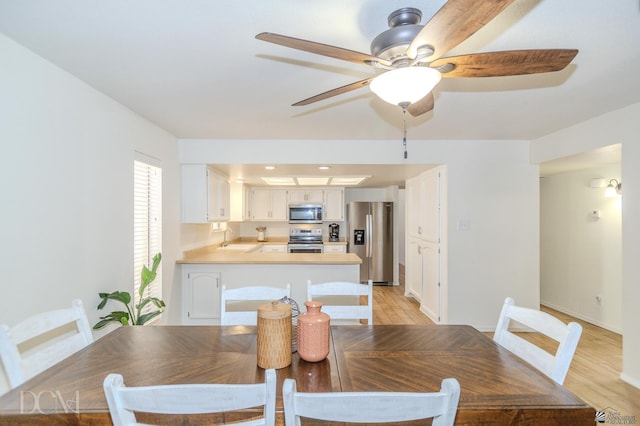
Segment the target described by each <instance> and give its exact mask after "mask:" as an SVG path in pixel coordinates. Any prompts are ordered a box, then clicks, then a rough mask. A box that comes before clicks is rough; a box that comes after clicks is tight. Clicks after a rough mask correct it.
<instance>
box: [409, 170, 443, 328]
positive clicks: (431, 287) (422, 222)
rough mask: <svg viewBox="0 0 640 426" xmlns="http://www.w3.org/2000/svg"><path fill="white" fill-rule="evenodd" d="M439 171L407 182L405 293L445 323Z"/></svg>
mask: <svg viewBox="0 0 640 426" xmlns="http://www.w3.org/2000/svg"><path fill="white" fill-rule="evenodd" d="M441 173H443V171H441V170H439V169H438V168H436V169H432V170H429V171H427V172H424V173H422V174H421V175H419V176H417V177H415V178H412V179H408V180H407V182H406V192H405V193H406V212H407V213H406V214H407V216H406V218H407V219H406V229H407V234H408V238H407V244H406V264H405V294H407V295H409V296H412V297H414V298H416V299H417V300H418V301H419V302H420V310H421V311H422V312H423V313H424V314H426V315H427V316H428V317H429V318H431V320H433V321H434V322H435V323H439V322H440V320H441V307H442V299H443V297H442V280H441V270H442V269H441V268H442V262H441V252H440V250H441V247H440V243H441V241H440V226H441V222H440V216H441V214H440V213H441V212H440V196H441V192H440V188H441V177H442V174H441Z"/></svg>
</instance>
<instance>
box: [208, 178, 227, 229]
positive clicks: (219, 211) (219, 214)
mask: <svg viewBox="0 0 640 426" xmlns="http://www.w3.org/2000/svg"><path fill="white" fill-rule="evenodd" d="M207 173H208V177H209V221H212V222H222V221H226V220H229V217H230V214H229V211H230V194H231V190H230V188H229V180H228V179H227V177H226V176H223V175H221V174H219V173H216V172H214V171H213V170H207Z"/></svg>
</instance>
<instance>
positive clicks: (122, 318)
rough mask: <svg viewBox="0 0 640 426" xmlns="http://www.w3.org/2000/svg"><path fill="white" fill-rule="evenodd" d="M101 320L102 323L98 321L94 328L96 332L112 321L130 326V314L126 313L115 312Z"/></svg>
mask: <svg viewBox="0 0 640 426" xmlns="http://www.w3.org/2000/svg"><path fill="white" fill-rule="evenodd" d="M100 320H101V321H98V322H97V323H96V325H94V326H93V328H94V330H97V329H99V328H102V327H104V326H105V325H107V324H108V323H110V322H112V321H115V322H119V323H120V324H123V325H129V313H128V312H125V311H113V312H111V313H110V314H108V315H105V316H103V317H100Z"/></svg>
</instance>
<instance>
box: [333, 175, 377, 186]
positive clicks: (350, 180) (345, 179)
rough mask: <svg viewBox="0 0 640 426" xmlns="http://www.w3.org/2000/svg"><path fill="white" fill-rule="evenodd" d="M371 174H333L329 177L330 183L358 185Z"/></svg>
mask: <svg viewBox="0 0 640 426" xmlns="http://www.w3.org/2000/svg"><path fill="white" fill-rule="evenodd" d="M370 177H371V176H335V177H334V178H333V179H331V183H330V185H358V184H359V183H360V182H362V181H363V180H365V179H368V178H370Z"/></svg>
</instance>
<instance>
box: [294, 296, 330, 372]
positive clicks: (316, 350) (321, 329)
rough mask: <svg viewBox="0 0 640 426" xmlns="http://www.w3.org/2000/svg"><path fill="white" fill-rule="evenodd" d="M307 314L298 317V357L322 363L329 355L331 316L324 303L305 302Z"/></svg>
mask: <svg viewBox="0 0 640 426" xmlns="http://www.w3.org/2000/svg"><path fill="white" fill-rule="evenodd" d="M304 305H305V306H306V307H307V312H305V313H302V314H300V315H298V355H300V358H302V359H303V360H305V361H309V362H317V361H322V360H323V359H325V358H326V357H327V355H329V320H330V318H329V315H327V314H325V313H324V312H321V311H320V308H322V302H317V301H316V302H314V301H309V302H304Z"/></svg>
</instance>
